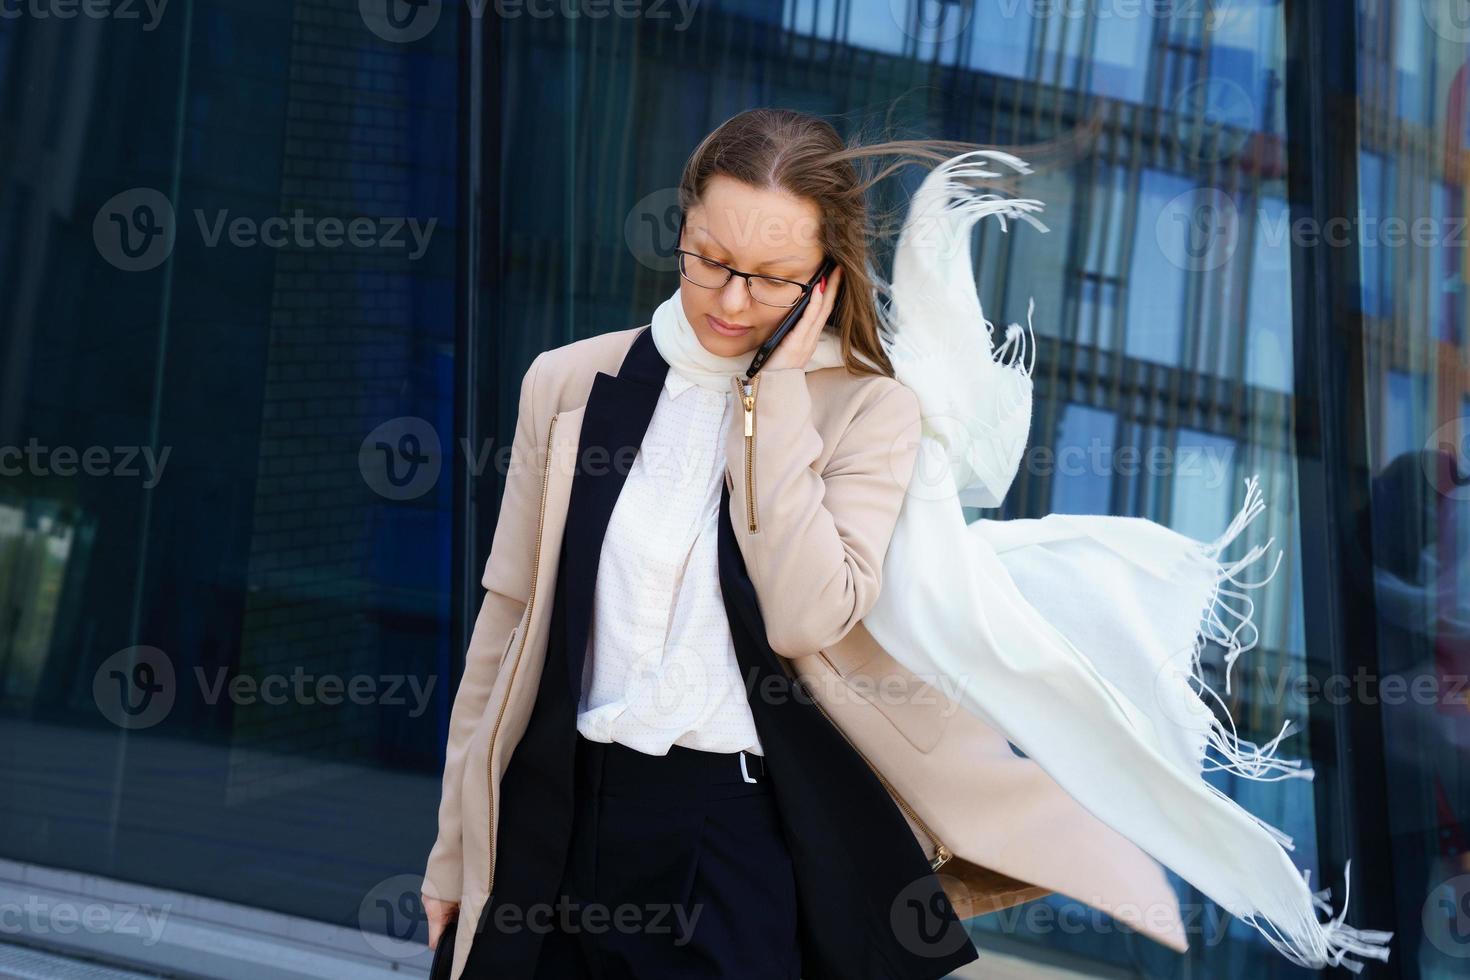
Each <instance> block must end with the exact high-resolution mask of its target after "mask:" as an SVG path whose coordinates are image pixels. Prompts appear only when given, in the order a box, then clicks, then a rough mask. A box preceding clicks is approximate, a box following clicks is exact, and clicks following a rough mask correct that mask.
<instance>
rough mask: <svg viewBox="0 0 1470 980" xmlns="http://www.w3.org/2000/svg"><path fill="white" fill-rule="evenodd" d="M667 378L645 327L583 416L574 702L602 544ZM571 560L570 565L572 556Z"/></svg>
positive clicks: (572, 589) (577, 489)
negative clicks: (614, 508)
mask: <svg viewBox="0 0 1470 980" xmlns="http://www.w3.org/2000/svg"><path fill="white" fill-rule="evenodd" d="M672 373H674V372H672V371H670V369H669V364H668V362H667V361H665V360H664V358H663V355H662V354H660V353H659V352H658V347H656V346H655V345H654V343H653V332H652V330H651V329H650V327H648V326H645V327H644V328H643V329H642V330H641V331H639V333H638V336H637V337H635V338H634V339H633V344H632V346H631V347H629V348H628V352H627V354H625V355H624V357H623V361H622V364H621V366H620V367H619V368H618V373H617V374H616V375H612V374H608V373H607V372H606V371H598V372H597V375H596V377H594V378H593V379H592V391H591V393H590V394H589V395H588V398H587V404H586V407H585V409H584V411H583V413H582V430H581V435H580V439H579V442H578V447H577V457H576V464H575V469H574V471H573V476H572V488H571V495H570V498H569V500H568V505H567V522H566V532H565V534H564V536H563V538H562V557H561V567H562V568H564V569H565V570H566V603H567V605H566V630H567V634H566V640H567V646H566V649H567V664H566V667H567V682H568V684H569V685H570V688H569V689H570V691H571V694H572V698H573V700H574V702H575V700H576V699H577V698H579V697H580V696H581V690H582V670H583V666H584V664H585V661H586V653H587V641H588V638H589V637H590V635H591V621H592V594H593V589H594V587H595V586H596V584H597V567H598V562H599V560H600V558H601V554H602V541H603V538H604V537H605V536H606V534H607V526H608V522H609V521H610V520H611V519H612V512H613V507H614V505H616V504H617V502H618V495H619V494H621V493H622V490H623V485H624V484H625V483H626V482H627V479H628V470H629V468H630V467H631V466H632V465H633V460H634V458H635V457H636V456H637V453H638V449H639V447H640V446H642V444H643V437H644V435H645V434H646V433H647V432H648V424H649V422H650V421H651V420H652V419H653V411H654V409H655V408H656V407H657V406H658V398H659V391H660V389H661V388H662V387H663V385H664V383H665V381H666V380H667V379H668V376H669V375H670V374H672ZM569 555H570V556H572V558H573V559H574V560H572V561H570V562H568V561H567V560H566V559H567V557H568V556H569Z"/></svg>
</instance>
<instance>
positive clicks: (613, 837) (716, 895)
mask: <svg viewBox="0 0 1470 980" xmlns="http://www.w3.org/2000/svg"><path fill="white" fill-rule="evenodd" d="M742 761H743V763H744V765H743V767H742ZM576 765H577V794H576V797H577V803H576V810H575V814H574V817H573V830H572V842H571V847H570V850H569V853H568V857H567V866H566V870H565V872H564V874H563V880H562V886H561V888H560V889H559V894H558V896H557V901H556V903H555V907H554V908H552V909H550V910H549V911H550V913H551V914H550V915H549V916H544V917H543V922H544V923H545V925H547V926H549V930H548V931H547V932H546V935H545V936H544V938H543V939H542V943H541V952H540V955H539V957H538V959H537V963H536V977H537V980H577V978H597V980H632V978H637V980H658V978H669V980H674V978H678V980H705V978H707V980H716V978H719V980H725V978H729V980H736V978H739V980H799V977H800V975H801V955H800V949H799V946H798V943H797V903H796V880H795V876H794V873H793V867H792V861H791V854H790V851H789V850H788V849H787V844H786V840H785V837H784V835H783V831H782V829H781V821H780V818H779V814H778V812H777V810H776V801H775V797H774V796H773V795H772V792H771V786H770V782H769V779H768V777H767V775H766V772H765V765H764V760H763V759H762V758H761V757H760V756H758V755H750V754H747V753H740V752H734V753H719V752H703V751H699V750H696V749H690V748H685V747H684V746H680V745H675V746H671V747H670V749H669V752H668V754H667V755H662V756H659V755H649V754H647V753H644V752H639V751H637V750H635V749H632V748H629V747H627V746H625V745H622V744H620V743H617V742H611V743H605V742H596V741H592V740H589V739H587V738H584V737H582V736H581V735H580V734H579V735H578V736H577V763H576ZM546 919H549V922H546V921H545V920H546Z"/></svg>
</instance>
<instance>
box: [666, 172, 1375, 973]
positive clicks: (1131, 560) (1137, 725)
mask: <svg viewBox="0 0 1470 980" xmlns="http://www.w3.org/2000/svg"><path fill="white" fill-rule="evenodd" d="M979 158H986V159H990V160H995V161H998V162H1001V163H1004V164H1006V165H1008V166H1011V167H1013V168H1015V169H1016V170H1018V171H1020V172H1022V173H1029V172H1030V167H1028V166H1027V165H1026V163H1025V162H1024V161H1022V160H1020V159H1019V158H1017V157H1014V156H1012V155H1010V154H1006V153H1001V152H998V151H991V150H978V151H973V152H971V153H965V154H961V155H959V156H957V157H954V158H952V159H950V160H948V161H946V162H944V163H943V164H941V165H939V166H938V167H936V168H935V169H934V170H933V172H931V173H930V174H929V175H928V176H927V177H926V178H925V180H924V182H923V184H922V185H921V186H920V188H919V190H918V192H917V193H916V194H915V196H914V199H913V201H912V203H911V204H910V208H909V213H908V215H907V217H906V219H905V222H904V228H903V231H902V233H901V235H900V239H899V245H898V248H897V250H896V251H895V253H894V266H893V268H894V274H893V281H892V283H887V282H883V281H882V280H881V279H878V280H877V291H878V292H879V294H880V295H881V294H883V293H886V294H887V296H886V300H887V301H886V304H885V303H883V302H880V303H879V304H878V308H879V313H880V319H881V323H882V328H883V337H882V339H883V342H884V346H885V348H886V350H887V352H888V354H889V357H890V358H891V360H892V361H893V365H894V370H895V373H896V375H897V377H898V380H899V381H900V382H902V383H903V384H905V385H907V386H908V387H909V388H911V389H912V390H913V391H914V392H915V393H916V394H917V395H918V398H919V405H920V413H921V415H922V416H923V423H924V424H923V434H922V437H921V441H920V448H919V456H918V461H917V463H916V464H915V468H914V475H913V478H912V479H911V481H910V485H909V491H908V493H907V494H906V495H905V498H904V502H903V506H902V508H901V510H900V512H899V517H898V524H897V526H896V528H895V530H894V534H893V538H892V540H891V542H890V544H889V547H888V551H887V553H886V555H885V557H884V562H883V582H884V587H883V589H882V590H881V591H880V593H879V596H878V599H877V602H876V605H875V606H874V607H873V609H872V610H871V611H870V612H869V613H868V615H867V616H866V617H864V619H863V624H864V626H865V627H866V628H867V629H868V631H869V632H870V633H871V634H872V636H873V638H874V639H875V640H877V642H878V643H879V644H880V645H881V646H882V647H883V648H884V649H885V650H886V651H887V652H888V653H889V654H890V655H891V656H893V657H894V658H896V659H897V660H899V661H900V662H901V663H902V664H903V665H904V666H905V667H906V668H908V669H909V670H910V671H912V672H913V673H915V674H917V675H919V676H921V677H935V676H936V675H938V676H939V677H940V678H941V679H942V684H941V685H936V686H942V689H944V690H953V691H956V692H957V694H956V696H957V698H958V699H959V701H960V703H961V705H962V706H963V707H964V709H965V710H967V711H969V712H971V713H972V714H974V715H975V716H976V717H978V718H980V719H981V720H982V721H984V722H985V723H986V724H988V725H990V726H991V727H992V728H994V729H996V730H997V731H999V732H1001V733H1002V734H1003V735H1005V737H1006V738H1007V739H1009V740H1010V741H1011V742H1012V743H1014V744H1015V745H1016V747H1017V748H1019V749H1020V750H1021V751H1022V752H1024V753H1025V754H1026V755H1027V756H1029V757H1030V758H1031V759H1032V760H1033V761H1035V762H1036V764H1037V765H1039V766H1040V767H1041V768H1042V769H1043V770H1045V771H1046V773H1047V774H1048V775H1049V776H1050V777H1051V778H1052V779H1054V780H1055V781H1056V782H1057V784H1058V785H1060V786H1061V787H1062V788H1063V789H1064V790H1066V791H1067V792H1068V793H1069V794H1070V795H1071V796H1072V797H1073V798H1074V799H1075V800H1077V801H1078V803H1080V804H1081V805H1082V806H1084V807H1085V808H1086V809H1087V810H1089V811H1090V812H1091V813H1092V814H1093V815H1094V816H1096V817H1097V818H1098V819H1100V820H1101V821H1102V822H1103V823H1105V824H1107V825H1108V826H1109V827H1111V828H1113V829H1114V830H1115V831H1117V832H1119V833H1121V834H1122V835H1123V836H1125V837H1127V838H1128V839H1129V840H1131V841H1132V842H1133V843H1135V844H1137V845H1138V846H1139V847H1140V848H1141V849H1142V850H1144V851H1145V852H1147V853H1148V854H1149V855H1151V856H1152V857H1154V858H1155V859H1156V860H1158V861H1159V862H1160V863H1161V864H1163V865H1165V866H1166V867H1168V868H1170V869H1172V870H1173V871H1175V872H1176V873H1177V874H1178V875H1179V876H1180V877H1182V878H1183V879H1184V880H1186V881H1188V882H1189V883H1190V884H1192V885H1194V886H1195V887H1196V888H1198V889H1199V890H1200V891H1201V892H1203V893H1204V894H1205V895H1207V896H1209V897H1210V898H1211V899H1213V900H1214V901H1216V902H1217V903H1219V904H1220V905H1221V906H1222V907H1223V908H1225V909H1226V910H1227V911H1228V912H1230V913H1231V914H1232V915H1234V916H1236V917H1237V918H1239V919H1241V920H1242V921H1244V922H1246V923H1249V924H1250V925H1252V926H1254V927H1255V928H1256V929H1258V930H1259V931H1260V932H1261V933H1262V934H1263V935H1264V936H1265V937H1266V939H1267V940H1268V941H1269V942H1270V943H1271V944H1272V945H1273V946H1274V947H1275V948H1276V949H1278V950H1279V951H1280V952H1281V953H1282V954H1283V955H1284V956H1286V957H1287V958H1288V959H1289V960H1291V961H1292V962H1293V963H1296V964H1298V965H1301V966H1304V967H1308V968H1312V969H1321V968H1324V967H1326V966H1328V965H1333V966H1339V965H1340V966H1345V967H1346V968H1348V969H1350V970H1352V971H1353V972H1355V973H1356V972H1360V971H1361V970H1362V968H1363V964H1362V963H1361V962H1359V961H1357V960H1352V959H1345V956H1346V954H1348V953H1353V954H1357V955H1360V956H1369V957H1373V958H1376V959H1380V960H1385V961H1386V960H1387V959H1388V948H1387V946H1386V943H1387V941H1388V939H1389V938H1391V937H1392V935H1393V933H1391V932H1381V931H1377V930H1367V929H1358V928H1354V927H1352V926H1349V925H1346V924H1345V923H1344V921H1343V919H1344V917H1345V916H1346V914H1347V898H1348V896H1347V895H1346V894H1345V895H1344V897H1343V908H1342V912H1341V913H1339V914H1338V916H1337V917H1336V918H1335V919H1330V920H1329V921H1327V922H1319V921H1318V920H1317V916H1316V910H1317V909H1321V910H1322V911H1324V912H1326V913H1327V914H1328V915H1329V916H1330V915H1331V914H1332V909H1331V906H1329V905H1328V904H1327V902H1326V901H1325V898H1326V897H1327V895H1328V894H1330V889H1322V890H1319V891H1317V892H1312V891H1310V890H1309V889H1308V884H1309V881H1310V872H1309V871H1308V872H1305V873H1303V872H1299V871H1298V870H1297V869H1296V867H1295V865H1293V864H1292V862H1291V860H1290V858H1289V857H1288V855H1287V851H1288V850H1290V849H1291V848H1292V847H1293V844H1292V841H1291V838H1290V837H1288V836H1287V835H1286V834H1284V833H1282V832H1281V831H1280V830H1278V829H1276V828H1275V827H1272V826H1270V825H1269V824H1268V823H1266V822H1265V821H1263V820H1261V819H1259V818H1257V817H1255V816H1254V815H1252V814H1251V813H1250V812H1249V811H1247V810H1246V809H1245V808H1244V807H1242V806H1241V805H1240V804H1239V803H1237V802H1235V801H1234V800H1233V799H1231V798H1229V797H1228V796H1226V795H1225V794H1224V793H1222V792H1221V791H1220V790H1218V789H1216V788H1215V787H1214V786H1213V785H1211V784H1210V783H1209V782H1207V781H1206V780H1205V779H1204V778H1203V774H1204V773H1205V772H1206V771H1212V770H1213V771H1218V770H1226V771H1230V772H1233V773H1235V774H1237V775H1239V776H1241V777H1243V778H1247V779H1253V780H1260V781H1264V782H1269V781H1275V780H1280V779H1287V778H1292V777H1300V778H1305V779H1311V778H1312V775H1313V773H1312V770H1310V769H1307V770H1302V769H1301V768H1300V765H1301V763H1300V761H1297V760H1282V759H1278V758H1276V757H1275V755H1274V753H1275V751H1276V748H1277V746H1278V744H1279V743H1280V741H1281V739H1282V738H1283V737H1285V735H1286V734H1287V730H1288V728H1289V727H1290V723H1289V722H1288V723H1287V725H1285V726H1283V728H1282V730H1281V732H1280V733H1279V734H1278V735H1277V736H1276V737H1275V738H1273V739H1272V740H1271V741H1270V742H1267V743H1265V744H1264V745H1259V746H1258V745H1255V744H1253V743H1251V742H1248V741H1245V740H1243V739H1240V738H1238V737H1237V736H1236V734H1235V725H1234V722H1233V720H1230V719H1229V715H1228V712H1225V715H1226V719H1227V722H1226V723H1222V722H1221V721H1220V720H1219V719H1218V718H1216V716H1215V714H1214V712H1212V711H1211V710H1210V707H1209V705H1208V704H1207V703H1206V702H1205V700H1204V698H1203V696H1202V695H1206V694H1207V695H1208V696H1209V697H1210V698H1213V699H1215V700H1217V701H1218V700H1219V698H1218V696H1217V695H1216V694H1215V692H1214V691H1213V690H1212V689H1210V687H1209V685H1207V684H1206V683H1205V682H1204V680H1203V679H1202V678H1201V677H1200V676H1199V672H1200V661H1199V654H1200V650H1201V648H1202V647H1203V644H1204V641H1205V640H1211V641H1213V642H1216V643H1219V644H1221V645H1223V646H1225V647H1226V649H1227V653H1226V656H1225V662H1226V665H1227V669H1226V674H1225V690H1226V693H1229V691H1230V672H1229V665H1231V664H1233V663H1234V661H1235V660H1236V658H1238V657H1239V656H1240V655H1241V654H1242V653H1244V652H1245V651H1247V650H1249V649H1250V648H1251V647H1253V646H1255V644H1256V630H1255V627H1254V625H1253V624H1252V623H1251V622H1250V613H1251V610H1252V608H1253V603H1252V602H1251V600H1250V599H1249V598H1248V597H1247V596H1246V595H1245V593H1244V592H1242V591H1240V590H1241V589H1250V588H1257V587H1259V586H1261V585H1264V584H1266V582H1268V581H1269V580H1270V576H1267V577H1266V578H1265V579H1263V580H1262V581H1260V582H1244V581H1241V580H1240V579H1239V578H1238V577H1237V576H1238V575H1239V574H1240V572H1241V570H1242V569H1243V568H1244V567H1245V566H1247V565H1250V564H1251V563H1253V562H1255V561H1256V560H1257V559H1259V558H1260V557H1261V556H1262V555H1264V554H1265V553H1266V551H1267V549H1268V548H1269V547H1270V545H1271V541H1267V542H1266V543H1265V544H1263V545H1257V546H1256V547H1254V548H1251V549H1250V550H1249V551H1248V552H1247V553H1246V554H1245V555H1244V556H1243V557H1241V558H1239V559H1235V560H1231V561H1227V560H1224V559H1222V558H1221V557H1220V553H1221V552H1222V551H1223V550H1224V548H1225V547H1226V546H1227V545H1229V544H1230V543H1231V542H1232V541H1233V540H1234V539H1235V538H1236V536H1238V535H1239V534H1240V533H1241V531H1242V530H1243V529H1244V528H1245V526H1246V525H1247V524H1248V523H1249V522H1250V521H1251V519H1252V518H1253V517H1255V516H1256V515H1257V514H1259V513H1260V512H1261V511H1262V510H1263V509H1264V508H1265V503H1264V498H1263V496H1262V494H1261V491H1260V489H1259V487H1258V485H1257V479H1256V477H1255V476H1252V477H1250V478H1249V479H1248V480H1246V481H1245V483H1246V492H1245V499H1244V502H1243V504H1242V506H1241V508H1240V510H1239V512H1237V514H1236V515H1235V518H1234V519H1233V520H1232V521H1231V522H1230V524H1229V525H1228V526H1227V527H1226V528H1225V529H1224V531H1223V532H1222V533H1221V534H1220V535H1219V537H1217V538H1215V539H1214V540H1213V541H1210V542H1201V541H1196V540H1194V539H1192V538H1189V537H1186V536H1185V535H1182V534H1180V533H1178V532H1176V531H1174V530H1172V529H1170V528H1168V527H1165V526H1163V525H1161V524H1157V523H1155V522H1153V521H1149V520H1145V519H1142V518H1134V517H1112V516H1103V515H1084V516H1078V515H1070V514H1069V515H1061V514H1052V515H1049V516H1047V517H1044V518H1040V519H1016V520H1006V521H997V520H986V519H981V520H977V521H974V522H972V523H966V520H965V516H964V512H963V510H962V507H963V506H972V507H997V506H999V505H1000V503H1001V501H1002V500H1003V499H1004V497H1005V494H1006V492H1007V490H1008V489H1009V487H1010V485H1011V482H1012V481H1013V480H1014V479H1015V475H1016V472H1017V469H1018V467H1019V464H1020V460H1021V456H1022V453H1023V451H1024V449H1025V446H1026V437H1027V433H1028V431H1029V428H1030V423H1031V402H1032V383H1031V368H1032V365H1031V364H1028V363H1026V359H1025V354H1026V350H1025V348H1026V346H1027V343H1028V340H1029V339H1028V337H1027V335H1026V334H1027V332H1028V331H1029V330H1030V314H1031V311H1032V310H1033V309H1034V308H1035V303H1034V301H1033V302H1032V304H1031V305H1030V306H1029V307H1028V310H1027V328H1026V330H1025V331H1023V330H1022V328H1021V327H1020V325H1019V324H1015V323H1012V324H1010V325H1009V326H1008V327H1007V328H1006V331H1005V338H1004V340H1003V341H1002V342H1001V343H1000V344H999V345H996V344H995V343H994V338H993V333H994V325H993V324H992V323H991V322H990V321H989V320H987V319H986V318H985V314H984V311H983V310H982V309H981V307H980V302H979V299H978V298H977V296H976V290H975V280H974V267H973V264H972V261H971V257H970V232H971V229H972V226H973V225H974V223H975V222H976V221H977V220H979V219H980V218H981V217H984V216H986V215H993V216H995V217H997V218H999V219H1000V222H1001V226H1002V228H1005V226H1006V218H1007V217H1013V218H1018V219H1021V220H1024V221H1026V222H1028V223H1030V224H1032V225H1033V226H1035V227H1037V228H1039V229H1040V230H1042V231H1046V230H1047V228H1046V226H1045V225H1043V224H1041V223H1040V222H1039V221H1037V220H1036V218H1034V217H1033V216H1032V215H1031V213H1030V212H1031V211H1035V210H1039V209H1040V208H1041V207H1042V202H1040V201H1037V200H1032V199H1025V200H1010V199H1004V198H1000V197H999V196H998V195H994V194H981V193H977V189H976V188H975V187H973V186H971V185H969V184H967V183H966V180H967V179H968V178H974V177H994V176H997V174H995V173H994V172H992V171H989V170H987V169H986V168H985V162H984V160H982V159H979ZM652 329H653V339H654V342H655V344H656V345H657V347H658V349H659V353H661V354H662V355H663V356H664V359H665V360H667V361H668V362H669V364H670V365H671V366H672V367H674V368H676V369H678V370H679V371H681V372H683V373H685V374H686V375H687V376H689V377H691V378H693V379H694V380H696V381H697V382H699V383H700V384H704V385H707V386H708V387H712V388H719V389H726V390H728V388H729V385H730V376H731V375H732V374H735V373H737V372H739V373H743V372H744V370H745V368H746V366H747V365H748V364H749V357H748V356H741V357H734V358H729V357H720V356H718V355H714V354H711V353H710V352H709V351H707V350H705V349H704V347H703V346H702V345H701V344H700V343H699V340H698V338H697V337H696V335H695V333H694V330H693V328H692V327H691V326H690V325H689V322H688V320H687V319H686V318H685V317H684V310H683V307H682V305H681V304H680V302H679V294H678V292H677V291H676V292H675V293H674V295H673V296H672V297H670V298H669V299H668V300H666V301H665V302H664V303H663V304H662V305H661V306H659V308H658V310H657V311H656V312H655V314H654V318H653V327H652ZM1029 342H1031V344H1032V349H1033V351H1034V341H1029ZM836 346H837V338H836V337H835V336H834V335H832V334H830V333H829V334H825V335H824V336H823V338H822V343H821V344H820V345H819V346H818V349H817V356H816V357H813V358H812V362H811V363H809V364H808V365H807V370H809V371H810V370H815V369H816V368H818V367H825V366H829V365H831V364H837V363H840V362H841V359H840V353H834V348H836ZM1272 540H1274V539H1272ZM956 542H960V543H961V545H962V546H961V547H955V543H956ZM1277 561H1278V564H1279V561H1280V555H1278V556H1277ZM1272 574H1273V575H1274V574H1275V569H1274V568H1273V569H1272ZM1232 586H1234V587H1233V588H1232ZM1231 599H1238V600H1241V606H1242V607H1243V608H1233V607H1232V606H1231V604H1230V602H1229V600H1231ZM1242 633H1245V635H1246V636H1247V637H1248V638H1249V642H1242V641H1241V634H1242ZM1196 686H1197V687H1198V688H1199V689H1200V690H1198V691H1196ZM1220 706H1221V708H1222V709H1224V702H1223V701H1221V702H1220ZM1208 748H1213V749H1215V751H1216V754H1217V755H1218V756H1220V757H1222V759H1223V761H1221V759H1216V758H1207V749H1208ZM1207 764H1208V769H1207V768H1206V766H1207ZM1350 870H1351V862H1349V863H1348V867H1347V868H1346V869H1345V871H1350Z"/></svg>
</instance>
